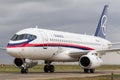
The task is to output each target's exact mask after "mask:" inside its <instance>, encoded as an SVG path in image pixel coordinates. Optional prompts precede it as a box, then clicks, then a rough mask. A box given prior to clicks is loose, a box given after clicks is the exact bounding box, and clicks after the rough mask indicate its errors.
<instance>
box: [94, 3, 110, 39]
mask: <svg viewBox="0 0 120 80" xmlns="http://www.w3.org/2000/svg"><path fill="white" fill-rule="evenodd" d="M107 12H108V5H105V6H104V9H103V12H102V15H101V17H100V20H99V23H98V26H97V29H96V32H95V36H98V37H101V38H106V23H107Z"/></svg>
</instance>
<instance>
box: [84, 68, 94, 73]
mask: <svg viewBox="0 0 120 80" xmlns="http://www.w3.org/2000/svg"><path fill="white" fill-rule="evenodd" d="M89 72H90V73H94V72H95V69H84V73H89Z"/></svg>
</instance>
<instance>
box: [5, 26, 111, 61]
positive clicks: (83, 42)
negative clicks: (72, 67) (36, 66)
mask: <svg viewBox="0 0 120 80" xmlns="http://www.w3.org/2000/svg"><path fill="white" fill-rule="evenodd" d="M16 34H17V35H22V34H31V35H34V36H36V38H35V39H26V38H24V39H22V38H21V39H20V38H19V39H18V40H10V41H9V43H8V46H7V52H8V53H9V54H10V55H11V56H13V57H15V58H28V59H33V60H51V61H77V60H78V59H76V58H73V57H71V56H69V52H71V51H83V50H104V49H108V48H110V47H111V46H110V45H109V44H110V42H109V41H107V40H105V39H102V38H100V37H95V36H89V35H81V34H74V33H68V32H60V31H53V30H46V29H38V28H28V29H24V30H22V31H19V32H17V33H16ZM15 38H16V37H15Z"/></svg>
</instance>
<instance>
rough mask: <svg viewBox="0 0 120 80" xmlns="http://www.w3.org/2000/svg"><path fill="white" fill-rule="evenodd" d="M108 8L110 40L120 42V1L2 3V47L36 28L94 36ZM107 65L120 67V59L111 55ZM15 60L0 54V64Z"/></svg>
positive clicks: (3, 0) (18, 0)
mask: <svg viewBox="0 0 120 80" xmlns="http://www.w3.org/2000/svg"><path fill="white" fill-rule="evenodd" d="M105 4H109V14H108V16H109V18H108V28H107V39H108V40H110V41H112V42H120V37H119V34H120V31H119V30H120V26H119V25H120V10H119V8H120V0H0V46H2V47H6V45H7V43H8V41H9V39H10V38H11V36H12V35H13V34H14V33H16V32H17V31H19V30H21V29H24V28H30V27H35V26H36V25H37V26H38V27H39V28H45V29H53V30H60V31H67V32H73V33H80V34H84V33H87V34H89V35H93V34H94V32H95V29H96V26H97V23H98V20H99V18H100V15H101V12H102V10H103V7H104V5H105ZM103 59H104V61H105V63H116V64H120V62H118V61H120V55H117V54H108V55H106V56H105V57H103ZM12 62H13V58H12V57H10V56H9V55H8V54H7V53H6V52H5V51H0V63H12Z"/></svg>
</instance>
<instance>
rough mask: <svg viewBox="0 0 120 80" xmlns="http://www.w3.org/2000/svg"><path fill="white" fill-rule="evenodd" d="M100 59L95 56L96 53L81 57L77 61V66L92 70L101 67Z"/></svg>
mask: <svg viewBox="0 0 120 80" xmlns="http://www.w3.org/2000/svg"><path fill="white" fill-rule="evenodd" d="M102 62H103V61H102V59H101V58H100V57H99V56H98V55H97V53H92V54H87V55H83V56H81V57H80V59H79V64H80V66H81V67H82V68H86V69H94V68H96V67H99V66H101V65H102Z"/></svg>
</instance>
